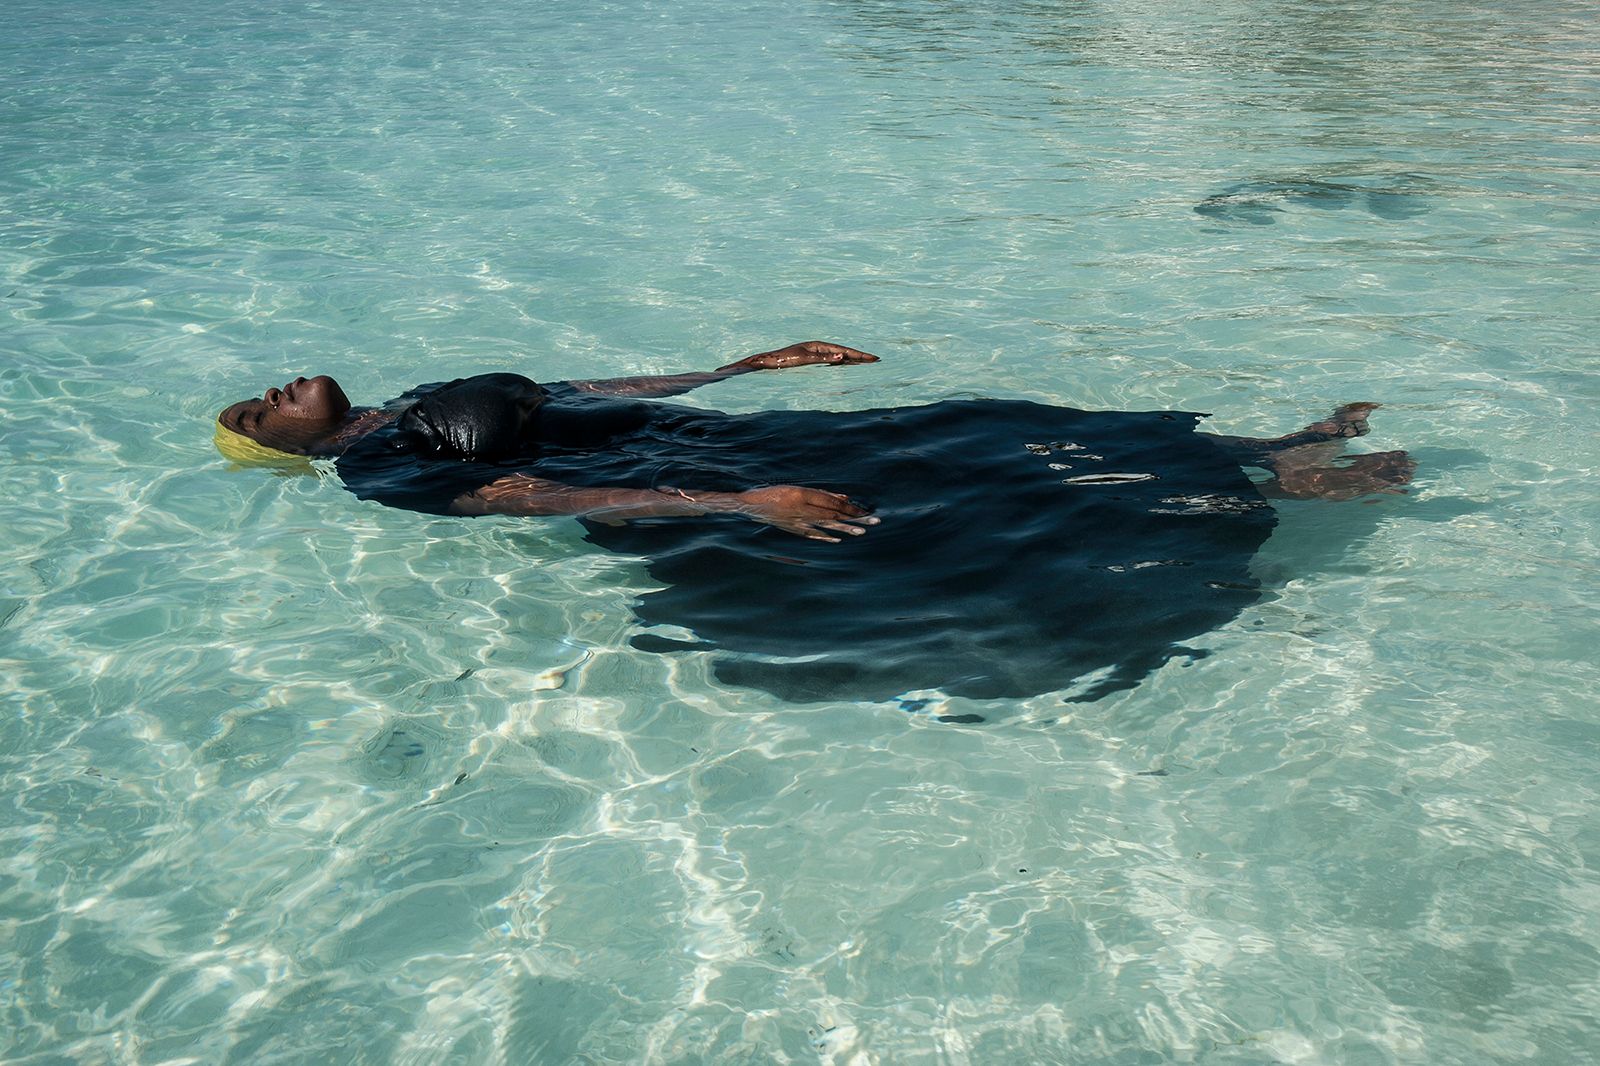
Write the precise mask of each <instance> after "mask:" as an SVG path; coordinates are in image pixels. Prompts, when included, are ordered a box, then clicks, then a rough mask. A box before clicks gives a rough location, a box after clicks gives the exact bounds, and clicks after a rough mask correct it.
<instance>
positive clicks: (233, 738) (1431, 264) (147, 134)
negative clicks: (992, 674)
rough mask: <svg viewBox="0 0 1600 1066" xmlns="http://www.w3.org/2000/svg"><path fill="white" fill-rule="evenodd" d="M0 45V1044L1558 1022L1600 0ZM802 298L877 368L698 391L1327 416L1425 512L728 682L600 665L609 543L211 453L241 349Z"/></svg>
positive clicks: (1584, 989) (90, 17) (294, 1055)
mask: <svg viewBox="0 0 1600 1066" xmlns="http://www.w3.org/2000/svg"><path fill="white" fill-rule="evenodd" d="M5 22H6V32H5V34H4V37H5V40H4V41H3V42H0V55H3V56H4V60H5V62H4V63H3V64H0V164H3V165H0V426H3V427H4V428H3V429H0V491H3V493H4V497H5V499H6V501H7V505H6V507H5V509H4V515H3V518H0V531H3V539H4V543H5V545H6V550H5V555H4V558H3V564H0V710H3V712H4V713H3V714H0V838H3V840H4V846H3V847H0V1059H4V1060H5V1061H6V1062H7V1063H16V1064H38V1066H42V1064H45V1063H52V1064H53V1063H62V1062H73V1063H151V1064H155V1063H184V1062H194V1063H250V1064H263V1063H301V1062H306V1063H310V1062H326V1061H338V1062H344V1063H373V1064H379V1063H384V1064H387V1063H401V1064H411V1063H415V1064H421V1063H428V1064H435V1063H446V1062H459V1063H487V1062H498V1063H528V1062H550V1063H563V1062H573V1061H581V1062H619V1063H620V1062H628V1063H632V1062H641V1061H650V1062H791V1063H808V1062H819V1063H841V1064H842V1063H865V1062H881V1063H896V1064H899V1063H921V1062H928V1063H934V1062H948V1063H961V1064H985V1063H1016V1062H1068V1061H1070V1062H1074V1063H1105V1064H1118V1066H1121V1064H1133V1063H1149V1062H1183V1063H1197V1064H1206V1066H1217V1064H1239V1066H1244V1064H1252V1066H1254V1064H1262V1063H1294V1064H1319V1063H1327V1064H1346V1063H1350V1064H1355V1063H1361V1064H1369V1063H1370V1064H1379V1063H1383V1064H1387V1063H1416V1064H1429V1066H1434V1064H1443V1063H1461V1064H1479V1063H1485V1062H1508V1063H1541V1064H1543V1063H1549V1064H1567V1063H1574V1062H1581V1061H1585V1060H1587V1059H1588V1058H1590V1057H1592V1055H1593V1048H1595V1047H1596V1046H1600V1031H1597V1025H1596V1023H1595V1021H1594V1019H1595V1018H1596V1017H1597V1016H1600V980H1597V977H1596V975H1597V973H1600V965H1597V963H1600V881H1597V880H1596V875H1595V871H1596V870H1597V869H1600V831H1597V829H1596V826H1597V824H1600V823H1597V821H1596V818H1595V809H1596V801H1597V798H1600V797H1597V791H1600V787H1597V783H1596V778H1595V774H1594V766H1595V765H1596V761H1597V759H1600V712H1597V711H1596V704H1595V700H1594V693H1595V692H1596V691H1597V689H1600V666H1597V660H1596V659H1595V657H1594V647H1595V621H1596V618H1595V607H1596V597H1595V589H1596V588H1597V587H1600V583H1597V580H1596V579H1597V576H1600V508H1596V506H1595V502H1594V500H1595V495H1594V489H1593V486H1594V482H1595V478H1596V476H1597V474H1600V446H1597V441H1600V433H1597V429H1600V426H1597V420H1596V418H1595V415H1594V411H1595V407H1596V403H1597V402H1600V388H1597V382H1600V375H1597V367H1596V343H1595V338H1596V337H1597V336H1600V313H1597V311H1596V308H1597V307H1600V304H1597V303H1596V301H1595V299H1594V293H1595V291H1596V290H1597V289H1600V284H1597V282H1600V271H1597V269H1596V268H1597V266H1600V252H1597V251H1596V247H1597V246H1596V241H1595V237H1596V233H1597V232H1600V229H1597V224H1600V180H1597V174H1600V158H1597V157H1600V130H1597V127H1596V123H1595V115H1596V114H1600V74H1597V72H1600V16H1597V14H1596V10H1595V8H1594V6H1593V5H1591V4H1588V3H1582V2H1579V0H1530V2H1528V3H1524V4H1521V5H1516V6H1514V7H1512V6H1507V5H1462V4H1456V3H1446V2H1443V0H1398V2H1395V3H1389V4H1383V5H1371V4H1363V3H1356V2H1354V0H1331V2H1321V0H1317V2H1312V0H1291V2H1286V3H1265V2H1258V0H1217V2H1212V3H1206V4H1191V3H1178V4H1172V3H1155V2H1152V0H1129V2H1126V3H1118V4H1093V3H1085V4H1048V3H1043V2H1038V0H1019V2H1005V3H999V4H994V5H976V6H974V5H965V6H963V5H953V4H947V3H940V2H935V0H861V2H843V0H834V2H829V0H800V2H798V3H792V4H777V3H771V2H768V0H734V2H732V3H723V2H719V3H709V2H706V0H684V2H679V3H672V4H665V3H638V4H620V3H611V2H601V3H589V4H578V3H572V2H568V0H555V2H551V3H544V4H523V3H516V2H510V0H490V2H487V3H481V4H471V5H440V4H433V3H429V4H423V3H418V2H416V0H389V2H385V3H375V2H372V0H352V2H348V3H337V4H334V3H318V2H314V0H265V2H262V3H256V4H251V5H228V4H215V3H199V2H196V0H172V2H167V3H161V4H145V5H114V4H108V3H103V2H97V0H58V2H54V3H43V2H41V0H13V2H12V3H10V4H8V5H7V8H6V16H5ZM812 336H821V337H825V338H830V339H837V340H840V341H843V342H846V343H850V344H854V345H858V346H860V347H863V348H866V349H868V350H871V351H874V352H877V353H878V354H880V355H881V356H883V362H882V363H881V364H878V365H877V366H874V367H862V368H852V369H850V370H847V371H846V370H841V371H820V370H819V371H798V372H794V373H792V374H781V375H770V376H761V377H754V378H743V379H740V380H739V381H736V382H732V383H728V384H725V385H722V386H720V387H719V391H716V392H715V393H714V394H713V393H712V392H709V391H708V392H706V393H704V394H702V395H697V396H696V397H694V398H693V400H692V402H696V403H703V404H707V405H713V404H714V405H716V406H719V407H724V408H726V409H728V410H734V411H754V410H761V409H763V408H781V409H807V408H826V409H834V410H848V409H860V408H868V407H874V406H893V405H896V404H909V403H923V402H930V401H933V400H938V399H944V398H964V397H975V396H997V397H1006V398H1015V399H1031V400H1036V401H1041V402H1046V403H1057V404H1070V405H1076V406H1081V407H1086V408H1111V409H1145V410H1148V409H1160V408H1176V409H1184V410H1197V411H1212V412H1215V413H1216V417H1215V419H1214V420H1213V422H1212V423H1211V424H1212V425H1213V426H1214V427H1215V428H1218V429H1220V430H1222V431H1225V432H1236V433H1248V434H1257V435H1259V434H1266V433H1273V432H1284V431H1288V430H1290V429H1293V428H1296V427H1298V426H1299V425H1302V424H1303V423H1304V422H1305V421H1306V420H1308V419H1309V418H1313V417H1318V416H1320V415H1322V414H1323V413H1324V412H1325V411H1326V410H1327V409H1328V408H1330V407H1331V406H1332V405H1333V404H1335V403H1338V402H1342V401H1348V400H1366V399H1370V400H1377V401H1382V402H1383V403H1384V404H1385V405H1386V407H1385V408H1384V409H1383V410H1382V411H1380V412H1378V415H1377V417H1376V419H1375V435H1374V437H1372V438H1370V441H1371V443H1370V444H1369V443H1368V442H1366V441H1363V442H1361V443H1360V445H1358V447H1361V448H1367V449H1369V450H1370V449H1374V448H1388V447H1407V448H1410V449H1411V450H1412V451H1413V453H1414V454H1415V455H1416V456H1417V458H1418V459H1419V461H1420V462H1421V464H1422V467H1421V472H1420V475H1419V480H1418V485H1417V488H1418V491H1417V492H1416V493H1415V494H1414V495H1413V496H1411V497H1408V498H1399V497H1387V498H1384V499H1383V500H1381V501H1380V502H1378V503H1375V504H1349V505H1312V504H1303V505H1299V506H1285V507H1284V508H1283V509H1282V513H1281V521H1280V524H1279V526H1278V528H1277V530H1276V532H1275V533H1274V534H1273V537H1272V539H1271V541H1269V542H1268V544H1267V546H1266V548H1265V549H1264V550H1263V552H1262V553H1261V554H1260V555H1259V556H1258V558H1257V560H1256V566H1257V570H1258V572H1259V575H1260V577H1261V579H1262V580H1263V581H1264V582H1266V583H1267V585H1268V586H1269V587H1270V589H1271V593H1270V595H1268V596H1267V597H1266V598H1264V599H1263V600H1262V602H1260V603H1259V604H1257V605H1255V606H1254V607H1252V608H1250V609H1248V610H1247V611H1245V612H1244V614H1242V615H1241V616H1240V617H1239V618H1238V619H1236V620H1235V621H1234V622H1233V623H1231V624H1230V625H1228V626H1226V627H1225V628H1223V629H1222V630H1219V631H1217V632H1214V633H1212V634H1210V635H1209V636H1208V637H1207V638H1206V642H1205V644H1206V648H1207V649H1208V650H1209V651H1211V652H1212V654H1211V655H1210V656H1209V657H1208V658H1205V659H1201V660H1198V661H1192V662H1191V661H1188V660H1175V661H1173V662H1172V663H1169V664H1168V665H1167V666H1166V667H1164V668H1162V669H1161V670H1159V671H1157V672H1156V673H1155V674H1154V675H1152V676H1151V677H1150V678H1149V679H1148V680H1147V681H1146V682H1145V683H1144V684H1142V685H1140V686H1139V687H1137V688H1136V689H1134V690H1131V691H1127V692H1122V693H1118V694H1116V695H1114V696H1111V697H1108V698H1106V699H1103V700H1100V701H1098V702H1093V703H1087V704H1066V703H1063V702H1062V700H1061V696H1060V694H1047V695H1044V696H1040V697H1037V698H1033V699H1028V700H1018V701H978V700H959V699H942V698H940V697H938V695H937V694H933V695H931V696H924V697H923V698H919V699H917V700H910V701H904V702H894V701H889V702H884V703H867V704H859V705H842V704H841V705H835V704H821V703H804V704H789V703H784V702H782V701H780V700H778V699H776V698H774V697H772V696H769V695H766V694H764V693H761V692H757V691H751V690H744V689H737V688H730V687H728V686H724V685H721V684H718V683H716V681H715V679H714V678H713V676H712V673H711V664H710V662H709V660H708V659H707V658H706V657H705V656H704V655H703V654H697V653H686V654H676V655H670V656H662V655H654V654H646V653H643V652H639V651H636V650H633V649H632V648H631V647H630V646H629V643H628V641H629V637H630V636H631V635H632V630H631V628H630V622H629V604H630V603H631V602H632V601H633V600H634V599H635V598H636V597H638V596H640V595H642V594H643V593H645V592H648V591H650V589H651V588H652V587H653V586H652V585H651V583H650V580H649V577H648V574H647V573H646V572H645V570H644V567H643V565H642V564H641V562H640V561H639V560H637V559H633V558H630V557H626V556H618V555H608V554H604V553H601V552H598V551H597V550H595V549H594V548H593V547H592V546H590V545H588V544H586V543H585V542H584V541H583V539H582V535H581V530H580V529H579V527H578V526H577V525H576V524H575V523H572V522H565V521H541V522H512V521H504V520H488V519H486V520H479V521H466V520H455V519H436V518H428V517H423V516H418V515H410V514H405V513H401V512H397V511H389V510H384V509H382V508H379V507H376V506H373V505H369V504H363V503H360V502H359V501H356V500H354V499H353V498H352V497H351V496H350V495H349V494H347V493H345V492H344V491H343V490H342V489H341V488H340V487H339V485H338V484H337V482H336V481H335V480H333V479H332V478H331V476H323V477H274V476H271V475H269V474H265V473H262V472H260V471H239V470H232V469H229V468H228V467H227V466H226V465H225V464H224V463H223V462H221V461H220V460H219V459H218V457H217V456H216V454H215V453H214V452H213V450H212V448H211V443H210V437H211V432H210V427H209V423H210V419H211V418H212V416H213V415H214V413H215V412H216V410H217V409H218V408H219V407H221V406H222V405H223V404H224V403H226V402H228V401H231V400H233V399H237V398H239V397H241V396H244V395H248V394H250V393H251V392H259V390H260V389H262V388H263V387H265V386H266V385H270V384H276V383H278V382H280V381H282V380H284V379H285V377H287V376H292V375H294V374H300V373H307V372H316V371H320V372H326V373H332V374H334V375H336V376H338V377H339V378H340V380H341V381H343V382H344V383H345V384H346V387H347V388H348V390H349V392H350V393H351V394H352V396H355V397H356V398H357V399H358V400H368V401H376V400H381V399H383V398H386V397H388V396H392V395H395V394H396V393H398V392H400V391H401V390H403V389H404V388H406V387H408V386H410V385H413V384H415V383H417V382H421V381H436V380H440V379H441V378H447V377H451V376H455V375H457V374H461V373H470V372H477V371H494V370H515V371H518V372H522V373H526V374H530V375H532V376H534V377H536V378H538V377H543V378H565V377H572V376H604V375H617V374H635V373H647V372H659V371H671V370H678V369H691V368H707V367H711V366H715V365H718V364H719V363H721V362H724V361H727V360H728V359H729V358H732V357H736V356H739V355H742V354H746V353H748V352H752V351H758V350H761V349H763V348H767V347H771V346H774V345H776V344H781V343H786V342H789V341H795V340H800V339H804V338H807V337H812ZM974 520H975V521H977V520H981V516H974ZM964 714H981V715H982V716H983V717H984V718H985V721H984V723H983V724H981V725H950V724H946V723H941V722H939V721H938V720H937V719H938V718H939V717H940V716H949V715H957V716H959V715H964ZM1585 1048H1588V1049H1590V1050H1588V1051H1585V1050H1584V1049H1585Z"/></svg>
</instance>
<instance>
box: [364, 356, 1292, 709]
mask: <svg viewBox="0 0 1600 1066" xmlns="http://www.w3.org/2000/svg"><path fill="white" fill-rule="evenodd" d="M419 391H420V390H419ZM1202 417H1204V416H1202V415H1195V414H1183V413H1177V412H1164V411H1158V412H1089V411H1077V410H1073V409H1071V408H1060V407H1049V406H1045V405H1041V404H1036V403H1030V402H1025V401H1012V400H953V401H945V402H942V403H935V404H929V405H926V406H921V407H901V408H887V409H881V410H870V411H851V412H821V411H767V412H761V413H758V414H747V415H729V414H722V413H720V412H716V411H705V410H699V409H693V408H688V407H682V406H678V405H674V404H663V403H640V402H634V401H620V400H613V399H606V398H601V397H594V396H590V395H587V394H583V393H579V392H576V391H575V390H572V389H571V388H570V387H566V386H559V385H558V386H552V387H551V388H550V391H549V395H548V397H547V398H546V402H545V405H544V407H543V408H542V409H541V410H540V412H539V414H538V417H537V418H536V419H535V423H534V424H532V425H530V426H529V427H528V429H527V432H526V441H525V444H524V445H523V446H521V447H520V448H518V449H516V450H517V451H520V452H521V454H518V455H514V456H510V455H508V456H503V457H501V458H498V459H496V460H495V461H483V460H481V459H480V460H478V461H461V460H459V459H450V458H440V457H437V456H430V455H428V454H422V453H419V452H418V450H417V448H416V447H414V446H412V445H407V444H406V443H404V442H403V441H402V442H397V441H396V439H395V433H394V432H393V431H392V430H384V431H380V432H379V433H377V434H374V435H373V436H372V437H369V438H367V439H365V440H363V441H361V442H360V443H358V444H357V445H356V446H355V447H353V448H352V449H351V450H350V451H349V452H347V453H346V454H345V455H344V456H343V457H341V458H340V459H339V460H338V468H339V472H340V474H341V476H342V478H343V479H344V481H345V484H346V485H347V486H348V487H349V488H350V489H351V490H352V491H354V492H355V493H356V494H357V495H359V496H361V497H363V498H366V499H375V500H379V501H381V502H384V503H387V504H391V505H393V506H398V507H406V508H410V509H413V510H419V511H427V512H432V513H448V510H449V503H450V501H451V500H453V499H454V498H455V497H456V496H458V495H460V494H461V493H463V492H467V491H471V490H472V489H474V488H477V487H479V486H481V485H484V484H487V483H488V482H490V481H493V480H494V479H496V478H498V477H501V476H503V475H505V474H507V473H510V472H514V471H520V472H525V473H529V474H533V475H536V476H539V477H543V478H548V479H551V480H555V481H561V482H565V483H568V484H575V485H595V486H602V485H603V486H629V487H638V488H653V487H659V486H675V487H679V488H684V489H689V490H693V489H720V490H738V489H746V488H754V487H757V486H761V485H776V484H798V485H809V486H814V487H818V488H825V489H829V490H832V491H835V492H843V493H847V494H849V495H850V496H851V497H852V498H854V499H856V500H858V501H860V502H862V503H865V504H867V505H869V506H871V507H872V508H873V509H874V513H876V514H877V515H878V516H879V517H880V518H881V519H882V524H881V525H878V526H875V527H872V528H871V529H870V530H869V531H868V532H867V533H866V534H865V535H863V536H860V537H849V538H846V539H845V540H844V541H843V542H842V543H839V544H828V543H819V542H814V541H808V540H804V539H802V538H799V537H795V536H793V535H791V534H788V533H784V532H782V531H781V530H777V529H774V528H772V527H769V526H763V525H759V524H757V523H755V522H751V521H749V520H748V519H741V518H736V517H710V518H696V519H685V518H662V519H644V520H636V521H633V522H630V523H629V524H627V525H625V526H607V525H601V524H598V523H593V522H585V525H586V527H587V529H588V539H589V540H590V541H592V542H594V543H595V544H598V545H601V546H603V547H605V548H608V549H611V550H613V551H620V552H628V553H632V554H636V555H639V556H642V557H644V558H645V560H646V561H647V564H648V567H649V571H650V573H651V575H652V576H653V577H654V578H656V579H657V580H659V581H661V582H662V583H663V584H664V585H666V586H667V587H666V588H663V589H661V590H660V591H657V592H652V593H648V594H646V595H645V596H643V597H642V598H641V600H640V601H639V603H638V604H637V607H636V613H637V615H638V618H639V621H640V622H641V624H642V626H643V629H642V631H641V632H640V633H639V634H638V635H637V636H636V637H635V638H634V644H635V646H637V647H640V648H643V649H646V650H652V651H660V652H669V653H670V652H675V651H682V650H686V649H691V648H692V649H704V650H713V649H715V650H718V652H719V654H718V656H717V660H716V673H717V676H718V677H719V678H720V679H721V680H723V681H726V682H729V683H734V684H740V685H748V686H753V687H756V688H760V689H765V690H767V691H769V692H772V693H775V694H777V695H779V696H782V697H785V698H789V699H797V700H808V699H830V700H831V699H852V700H853V699H886V698H892V697H896V696H903V695H907V694H914V693H918V692H921V691H924V690H938V691H942V692H945V693H948V694H950V695H958V696H968V697H975V698H1000V697H1006V698H1015V697H1027V696H1033V695H1037V694H1040V693H1045V692H1056V691H1061V690H1069V689H1070V690H1071V695H1072V698H1076V699H1093V698H1098V697H1099V696H1102V695H1105V694H1107V693H1109V692H1113V691H1117V690H1119V689H1126V688H1130V687H1132V686H1134V685H1136V684H1138V683H1139V681H1140V680H1141V679H1142V678H1143V677H1144V676H1145V675H1146V674H1148V673H1149V672H1150V671H1151V670H1153V669H1155V668H1156V667H1159V666H1160V665H1162V664H1163V663H1165V662H1166V661H1167V660H1169V659H1171V658H1173V657H1174V656H1185V655H1196V654H1201V653H1202V652H1201V650H1200V649H1196V648H1193V647H1184V646H1183V642H1186V641H1192V640H1194V639H1195V638H1197V637H1200V636H1201V635H1203V634H1205V633H1206V632H1208V631H1210V630H1212V629H1214V628H1216V627H1217V626H1220V625H1222V624H1224V623H1226V622H1228V621H1229V620H1231V619H1232V618H1234V617H1235V616H1236V615H1237V614H1238V612H1239V611H1240V610H1241V609H1242V608H1243V607H1245V606H1246V605H1248V604H1250V603H1252V602H1253V601H1254V600H1255V599H1256V598H1257V595H1258V591H1257V583H1256V581H1255V579H1254V578H1253V577H1252V575H1251V573H1250V568H1249V564H1250V560H1251V557H1252V556H1253V555H1254V553H1255V551H1256V549H1257V548H1258V547H1259V546H1260V545H1261V543H1262V542H1263V541H1264V540H1265V539H1266V538H1267V536H1268V534H1269V533H1270V532H1271V530H1272V527H1273V525H1274V523H1275V516H1274V514H1273V511H1272V509H1271V507H1270V506H1269V505H1268V504H1267V503H1266V502H1265V501H1264V500H1263V499H1262V498H1261V497H1260V495H1259V494H1258V493H1257V492H1256V490H1255V488H1254V486H1253V485H1252V484H1251V482H1250V481H1249V479H1248V478H1247V477H1245V475H1244V473H1243V471H1242V470H1241V469H1240V468H1239V466H1238V465H1237V464H1236V463H1235V462H1234V461H1233V460H1231V459H1230V458H1229V457H1228V456H1227V455H1226V454H1225V453H1224V452H1223V451H1222V449H1220V448H1219V447H1217V446H1215V445H1214V444H1213V443H1212V442H1211V441H1210V440H1209V439H1208V438H1207V437H1205V436H1204V435H1202V434H1197V433H1195V432H1194V428H1195V425H1196V424H1197V422H1198V421H1199V419H1200V418H1202ZM397 443H398V445H399V446H397ZM684 631H688V633H690V634H692V636H689V637H687V639H686V634H685V632H684Z"/></svg>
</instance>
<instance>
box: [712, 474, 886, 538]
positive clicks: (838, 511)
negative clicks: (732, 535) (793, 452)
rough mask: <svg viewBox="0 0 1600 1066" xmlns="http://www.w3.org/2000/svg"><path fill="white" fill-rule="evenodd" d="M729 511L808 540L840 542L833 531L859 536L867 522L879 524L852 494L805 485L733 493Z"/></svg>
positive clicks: (864, 529)
mask: <svg viewBox="0 0 1600 1066" xmlns="http://www.w3.org/2000/svg"><path fill="white" fill-rule="evenodd" d="M730 496H731V502H732V506H730V507H728V508H727V510H728V512H729V513H733V514H742V515H744V516H746V517H748V518H753V519H755V520H756V521H757V522H765V523H766V524H767V525H769V526H777V527H778V528H779V529H781V530H783V531H785V532H787V533H793V534H794V535H795V536H797V537H805V538H806V539H808V540H825V541H828V542H829V543H831V544H837V543H839V540H840V538H839V537H835V536H830V535H829V534H830V533H843V534H845V535H847V536H851V537H859V536H861V534H863V533H865V532H866V531H867V530H866V528H865V527H867V526H875V525H877V524H878V519H877V517H876V516H874V515H872V514H870V513H869V512H868V510H867V508H865V507H862V506H861V505H860V504H857V503H853V502H851V500H850V498H849V497H848V496H844V495H842V494H840V493H837V492H827V491H825V490H823V489H808V488H805V487H804V486H801V485H773V486H770V487H768V488H761V489H747V490H746V491H744V492H736V493H731V494H730Z"/></svg>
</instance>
